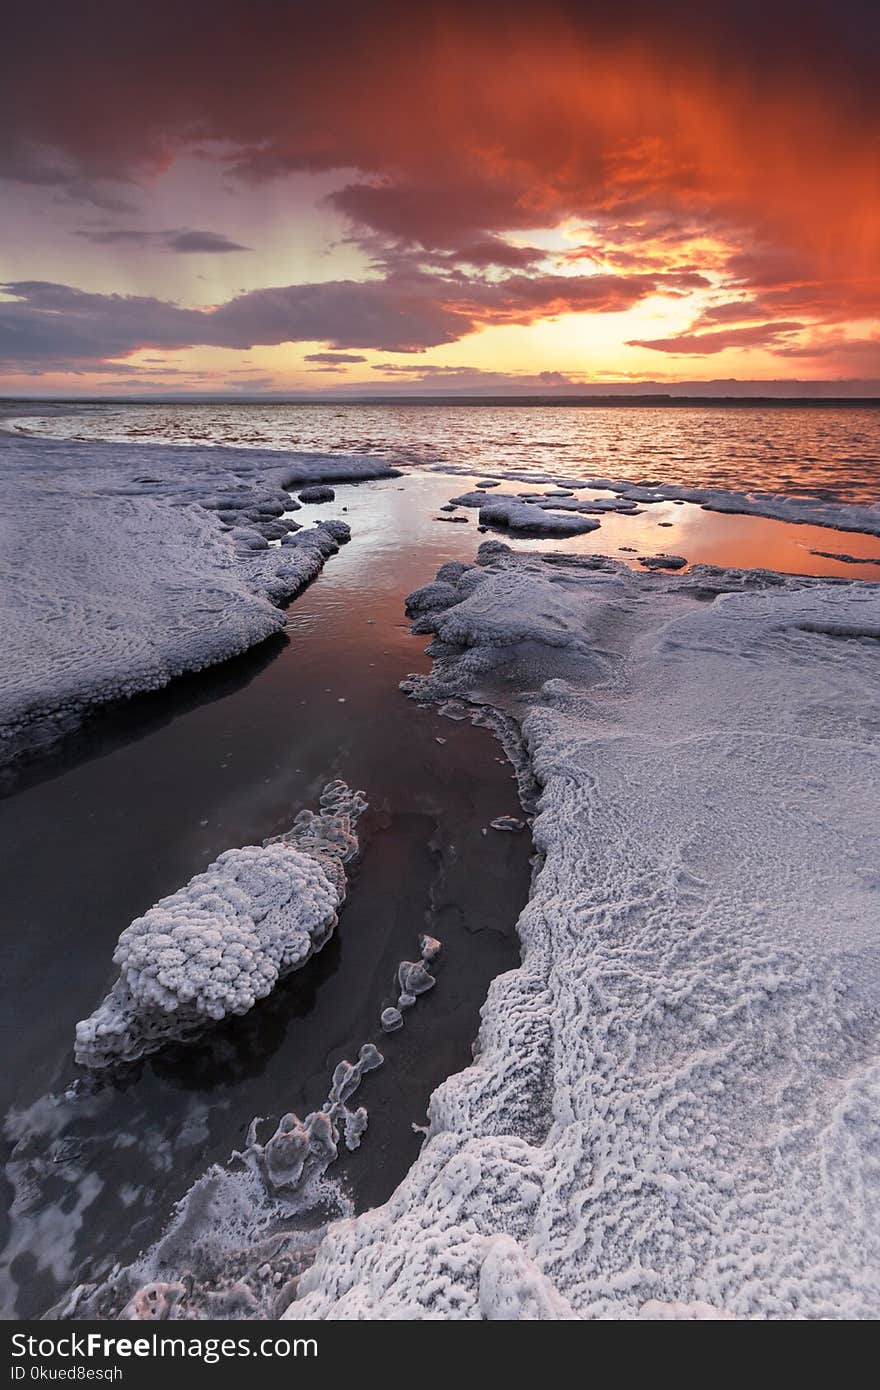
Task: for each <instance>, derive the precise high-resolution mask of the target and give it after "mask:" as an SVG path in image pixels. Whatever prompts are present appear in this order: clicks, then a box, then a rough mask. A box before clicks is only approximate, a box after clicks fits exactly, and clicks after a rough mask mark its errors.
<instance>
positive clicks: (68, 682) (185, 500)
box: [0, 431, 397, 761]
mask: <svg viewBox="0 0 880 1390" xmlns="http://www.w3.org/2000/svg"><path fill="white" fill-rule="evenodd" d="M0 464H2V466H0V518H2V520H0V586H2V589H3V603H2V605H0V643H2V647H3V651H4V654H5V660H4V662H3V669H2V672H0V761H3V760H5V759H7V758H9V757H11V756H13V755H14V754H15V753H16V752H17V751H18V750H19V749H20V748H21V747H23V746H25V745H32V744H37V743H40V742H49V741H51V740H52V739H54V738H57V737H58V736H59V735H61V734H63V733H64V732H66V731H67V730H69V729H71V728H75V727H76V725H77V722H78V721H79V720H80V719H81V717H82V715H83V714H84V712H85V711H86V710H88V709H89V708H91V707H94V706H96V705H99V704H102V703H105V702H106V701H109V700H115V699H121V698H126V697H128V696H131V695H134V694H136V693H138V692H140V691H146V690H157V689H159V688H160V687H162V686H165V685H167V684H168V683H169V681H171V680H173V679H174V678H175V677H176V676H179V675H182V674H183V673H184V672H189V671H199V670H202V669H203V668H204V667H206V666H210V665H212V664H214V663H216V662H220V661H225V660H226V659H227V658H229V657H231V656H236V655H238V654H239V653H240V652H243V651H245V650H246V649H247V648H249V647H251V646H253V645H254V644H255V643H257V642H261V641H263V640H265V639H266V638H267V637H270V636H271V635H272V634H273V633H277V632H280V631H281V630H282V629H283V627H284V622H285V619H284V615H283V613H281V612H279V609H278V605H279V604H282V603H286V602H287V601H288V600H290V599H291V598H293V597H295V595H296V594H297V593H299V591H300V590H301V589H302V588H303V587H304V586H305V585H306V584H308V583H309V582H310V581H311V580H312V579H314V578H315V576H316V575H317V574H318V573H319V572H320V570H321V568H322V566H323V564H324V561H325V559H326V558H327V557H328V556H330V555H332V554H334V553H335V551H336V550H337V548H338V545H339V543H340V542H342V541H344V540H347V539H348V537H349V535H350V534H351V533H350V531H349V529H348V527H347V526H346V525H345V523H344V522H341V521H332V522H329V521H328V522H322V523H321V525H320V526H316V527H312V528H308V529H303V530H300V529H298V527H297V525H296V523H295V522H294V521H293V520H292V518H290V517H289V516H286V515H285V513H287V512H289V511H294V510H296V509H297V508H298V507H299V503H298V502H295V501H294V500H293V498H292V497H291V496H290V495H289V493H288V492H287V490H286V489H287V488H288V487H290V486H295V485H296V484H297V483H300V482H303V483H305V482H310V481H317V480H324V479H326V480H340V481H341V480H343V479H350V480H359V479H365V478H376V477H389V476H395V475H396V473H397V470H396V469H393V468H391V467H389V466H388V465H387V464H386V463H384V462H383V461H382V460H381V459H365V458H348V457H346V456H333V457H331V458H324V457H321V456H316V455H302V456H297V455H292V456H285V455H283V454H277V453H265V452H260V451H257V450H248V449H218V448H207V449H197V448H172V447H165V446H161V445H135V444H126V445H125V446H122V447H120V446H118V445H110V444H88V445H84V444H81V443H76V442H73V443H63V442H59V441H56V440H50V439H28V438H26V437H19V436H16V435H13V434H10V433H8V432H5V431H0ZM279 540H281V541H284V542H286V543H285V544H283V545H271V544H270V542H272V541H276V542H277V541H279Z"/></svg>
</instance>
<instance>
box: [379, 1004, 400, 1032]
mask: <svg viewBox="0 0 880 1390" xmlns="http://www.w3.org/2000/svg"><path fill="white" fill-rule="evenodd" d="M379 1022H380V1023H381V1025H382V1032H383V1033H396V1032H397V1030H398V1028H402V1027H403V1014H402V1013H401V1012H400V1010H399V1009H383V1010H382V1014H381V1017H380V1019H379Z"/></svg>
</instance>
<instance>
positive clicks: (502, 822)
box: [489, 816, 526, 834]
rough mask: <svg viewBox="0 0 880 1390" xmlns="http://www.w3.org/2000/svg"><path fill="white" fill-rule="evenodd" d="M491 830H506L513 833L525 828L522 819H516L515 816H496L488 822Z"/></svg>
mask: <svg viewBox="0 0 880 1390" xmlns="http://www.w3.org/2000/svg"><path fill="white" fill-rule="evenodd" d="M489 825H490V827H491V828H492V830H508V831H510V832H511V833H513V834H518V833H519V831H520V830H525V828H526V823H525V821H524V820H517V818H516V816H496V817H495V819H494V820H493V821H490V822H489Z"/></svg>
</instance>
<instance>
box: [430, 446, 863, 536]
mask: <svg viewBox="0 0 880 1390" xmlns="http://www.w3.org/2000/svg"><path fill="white" fill-rule="evenodd" d="M441 471H443V472H450V473H462V472H466V471H467V470H464V469H461V468H455V467H453V466H452V465H450V464H444V465H443V467H442V470H441ZM501 482H524V483H530V484H531V485H532V486H538V485H540V484H542V483H553V484H554V485H555V486H557V487H559V488H564V489H566V490H570V489H572V488H590V489H591V490H593V491H598V492H611V493H614V494H615V496H614V497H611V498H602V497H590V498H577V497H572V498H570V499H568V500H567V501H566V500H562V499H557V498H550V497H545V498H540V497H537V496H535V495H534V494H523V496H526V495H527V496H529V497H530V498H531V499H532V501H531V505H538V506H541V505H543V506H546V507H549V508H552V509H553V510H554V511H556V510H559V509H561V508H571V509H572V510H574V511H582V512H602V511H623V512H627V511H628V512H630V513H631V514H632V515H635V514H636V512H637V510H638V508H639V507H642V506H645V505H649V504H651V503H653V502H676V503H681V502H693V503H696V505H697V506H700V507H702V508H703V509H704V510H705V511H711V512H731V513H734V514H737V515H743V516H763V517H768V518H770V519H771V520H775V521H791V522H803V523H805V524H808V525H810V526H827V527H830V528H832V529H833V530H838V531H856V532H861V533H863V534H864V535H869V536H880V502H874V503H872V504H871V505H870V506H859V505H857V504H855V503H851V502H825V501H821V500H819V499H818V498H815V497H790V496H788V495H787V494H785V493H776V492H757V491H755V492H733V491H725V490H724V489H723V488H697V487H687V486H684V485H683V484H678V483H658V482H637V481H633V480H632V479H626V478H605V477H603V478H554V477H551V476H548V475H546V474H543V473H539V472H533V473H523V472H517V471H513V470H511V471H505V472H503V473H500V474H499V476H498V477H497V478H495V479H494V480H493V481H492V484H491V485H492V486H493V487H497V486H499V484H500V483H501ZM489 485H490V484H489V483H488V482H486V481H484V482H480V483H478V484H477V489H478V491H475V492H471V493H465V494H464V495H463V496H461V497H453V498H452V501H453V502H454V503H456V504H457V505H458V506H463V507H481V506H482V505H483V503H484V502H486V501H488V499H487V498H486V497H484V496H483V495H482V492H481V489H483V488H486V487H488V486H489ZM499 500H501V499H500V498H499Z"/></svg>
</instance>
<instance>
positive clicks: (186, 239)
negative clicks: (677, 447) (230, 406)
mask: <svg viewBox="0 0 880 1390" xmlns="http://www.w3.org/2000/svg"><path fill="white" fill-rule="evenodd" d="M878 61H880V6H878V5H877V4H876V3H875V0H856V2H855V3H850V2H849V0H837V3H833V4H832V3H826V0H813V3H809V4H806V3H798V4H794V3H790V0H773V2H772V3H767V0H762V3H760V4H759V3H755V2H754V0H741V3H739V4H719V3H717V0H703V3H700V4H695V3H682V2H681V0H665V3H664V4H662V5H661V4H658V3H656V0H628V3H626V4H621V5H617V6H615V5H612V4H610V3H608V0H606V2H605V3H602V4H598V3H591V0H580V2H579V3H573V2H572V0H569V2H568V3H567V2H566V0H543V2H542V3H541V4H540V5H538V4H530V5H525V4H521V3H518V0H507V3H505V4H497V3H494V0H471V3H469V4H462V3H458V0H451V2H450V3H445V4H436V3H433V0H423V3H420V4H418V5H416V4H412V3H407V4H399V3H397V0H394V2H393V3H385V4H371V3H369V0H361V3H360V4H358V5H352V4H348V3H347V2H346V0H336V3H334V4H332V5H326V6H318V5H306V4H303V3H299V0H286V3H284V2H282V0H248V3H246V4H245V3H240V0H210V3H207V0H186V3H183V4H181V3H179V0H178V2H177V3H174V4H171V3H167V0H152V3H150V4H149V5H145V4H143V3H142V0H135V2H134V3H132V0H115V3H99V0H78V3H77V4H75V5H72V4H70V3H68V0H55V3H47V2H46V0H30V2H29V3H28V4H27V5H18V6H14V7H12V11H11V12H10V13H9V14H8V15H7V17H6V18H5V20H4V35H3V52H2V57H0V66H2V70H0V206H2V217H0V286H2V288H0V393H3V394H6V395H25V396H38V395H62V396H77V395H80V396H83V395H84V396H95V395H98V396H112V395H120V396H132V395H150V396H157V395H158V396H168V395H175V394H181V395H188V396H192V395H203V394H221V395H225V396H229V395H231V396H235V395H245V396H247V395H258V394H260V393H270V394H288V393H289V394H292V395H297V394H307V395H309V396H315V395H318V396H325V395H345V394H349V395H351V394H354V395H365V394H382V395H387V394H406V393H412V394H418V395H424V394H425V393H428V392H431V393H435V392H439V393H443V394H456V393H469V394H473V393H481V392H482V393H485V394H492V395H495V394H523V395H533V394H562V395H564V394H569V393H572V392H574V393H580V392H583V391H602V390H609V391H615V392H619V391H620V390H622V389H632V390H634V391H637V390H638V389H639V387H640V386H643V385H644V384H645V383H650V384H651V386H650V389H663V390H668V389H676V384H678V383H685V384H686V387H685V388H682V387H678V389H688V390H692V391H695V392H706V391H715V390H718V391H719V392H721V393H722V394H728V393H740V394H749V393H755V392H759V393H762V394H764V393H766V394H777V393H779V394H792V393H795V394H810V393H811V392H816V393H824V394H829V393H830V394H840V395H878V394H880V83H878V81H877V71H878ZM802 387H803V389H802Z"/></svg>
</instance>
